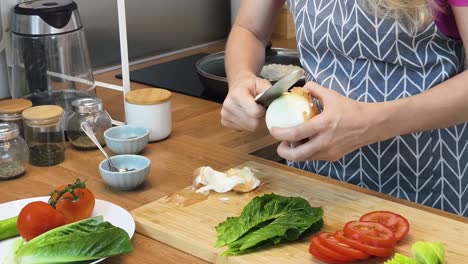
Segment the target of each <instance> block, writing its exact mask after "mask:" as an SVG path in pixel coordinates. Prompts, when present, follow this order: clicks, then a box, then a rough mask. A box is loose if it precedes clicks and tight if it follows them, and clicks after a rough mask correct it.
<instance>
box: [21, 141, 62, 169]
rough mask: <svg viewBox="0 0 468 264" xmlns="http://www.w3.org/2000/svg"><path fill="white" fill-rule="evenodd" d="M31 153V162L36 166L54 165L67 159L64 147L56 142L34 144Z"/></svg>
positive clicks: (30, 149)
mask: <svg viewBox="0 0 468 264" xmlns="http://www.w3.org/2000/svg"><path fill="white" fill-rule="evenodd" d="M29 153H30V157H29V162H30V163H31V164H32V165H35V166H53V165H57V164H60V163H62V162H63V161H64V160H65V151H64V150H63V148H61V147H60V146H57V145H54V144H44V145H36V146H32V147H30V148H29Z"/></svg>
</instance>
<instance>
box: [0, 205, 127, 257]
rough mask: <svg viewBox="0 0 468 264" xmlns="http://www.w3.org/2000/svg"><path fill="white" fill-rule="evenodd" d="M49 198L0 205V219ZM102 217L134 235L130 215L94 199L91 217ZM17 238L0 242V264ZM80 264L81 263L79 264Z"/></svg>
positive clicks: (9, 253)
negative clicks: (27, 205) (29, 204)
mask: <svg viewBox="0 0 468 264" xmlns="http://www.w3.org/2000/svg"><path fill="white" fill-rule="evenodd" d="M48 199H49V196H42V197H34V198H27V199H21V200H16V201H12V202H8V203H3V204H0V219H6V218H10V217H13V216H17V215H18V214H19V212H20V211H21V209H22V208H23V207H24V206H25V205H26V204H28V203H30V202H33V201H44V202H47V201H48ZM98 215H102V216H103V217H104V220H105V221H108V222H109V223H111V224H113V225H114V226H117V227H120V228H122V229H123V230H125V231H127V233H128V235H129V236H130V238H131V237H132V236H133V234H134V233H135V220H133V217H132V216H131V215H130V213H129V212H128V211H127V210H125V209H123V208H122V207H120V206H118V205H115V204H113V203H110V202H106V201H103V200H99V199H96V204H95V205H94V210H93V212H92V214H91V216H98ZM17 238H18V237H14V238H10V239H7V240H3V241H0V263H4V262H5V260H6V256H9V255H11V250H12V249H11V247H12V245H13V242H14V241H15V240H16V239H17ZM102 260H104V259H98V260H96V261H94V262H90V263H98V262H100V261H102ZM80 263H82V262H80Z"/></svg>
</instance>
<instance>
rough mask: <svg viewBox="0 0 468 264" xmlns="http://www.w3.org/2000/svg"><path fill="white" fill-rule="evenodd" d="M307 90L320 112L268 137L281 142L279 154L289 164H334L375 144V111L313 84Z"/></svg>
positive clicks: (279, 129) (307, 86)
mask: <svg viewBox="0 0 468 264" xmlns="http://www.w3.org/2000/svg"><path fill="white" fill-rule="evenodd" d="M304 88H306V89H309V90H310V91H311V93H312V96H313V97H315V98H317V99H318V100H319V101H320V103H321V105H322V107H323V112H322V113H320V114H318V115H316V116H315V117H313V118H311V119H310V120H308V121H306V122H305V123H303V124H301V125H298V126H295V127H291V128H273V129H272V130H271V135H272V136H273V137H274V138H275V139H277V140H281V141H282V142H281V144H280V145H279V147H278V154H279V155H280V156H281V157H283V158H285V159H288V160H294V161H306V160H326V161H336V160H338V159H339V158H341V157H343V156H344V155H346V154H348V153H350V152H351V151H353V150H355V149H358V148H360V147H362V146H364V145H367V144H370V143H374V142H376V141H377V139H378V137H377V135H375V134H376V133H375V132H372V131H376V130H375V129H374V127H373V123H374V122H373V120H377V119H376V116H375V115H376V111H374V110H375V109H373V107H372V105H373V104H369V103H362V102H358V101H355V100H352V99H349V98H346V97H345V96H343V95H341V94H339V93H337V92H335V91H333V90H329V89H327V88H325V87H322V86H320V85H318V84H317V83H314V82H308V83H307V84H306V85H305V86H304Z"/></svg>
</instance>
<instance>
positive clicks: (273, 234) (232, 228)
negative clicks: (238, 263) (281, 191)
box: [215, 194, 323, 255]
mask: <svg viewBox="0 0 468 264" xmlns="http://www.w3.org/2000/svg"><path fill="white" fill-rule="evenodd" d="M322 216H323V210H322V208H319V207H311V206H310V204H309V202H308V201H307V200H305V199H303V198H300V197H284V196H280V195H276V194H266V195H264V196H261V197H255V198H254V199H252V201H250V202H249V203H248V204H247V205H246V206H245V207H244V209H243V211H242V213H241V215H240V216H239V217H229V218H227V219H226V221H224V222H223V223H221V224H219V225H218V226H217V227H216V231H217V233H218V239H217V241H216V245H215V246H216V247H221V246H225V245H228V246H229V247H230V249H229V250H227V251H226V252H224V253H223V254H224V255H237V254H244V253H247V252H250V251H252V250H253V249H256V248H259V247H263V246H267V245H271V244H277V243H279V242H281V241H284V240H286V241H293V240H297V239H298V238H299V237H300V236H301V235H302V234H303V233H305V232H306V231H318V230H319V229H320V228H321V227H322V224H323V221H322Z"/></svg>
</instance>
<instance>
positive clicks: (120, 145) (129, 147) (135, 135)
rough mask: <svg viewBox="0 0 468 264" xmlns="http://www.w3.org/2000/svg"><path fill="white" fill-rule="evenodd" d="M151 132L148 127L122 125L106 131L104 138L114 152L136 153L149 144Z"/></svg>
mask: <svg viewBox="0 0 468 264" xmlns="http://www.w3.org/2000/svg"><path fill="white" fill-rule="evenodd" d="M149 133H150V131H149V129H148V128H146V127H137V126H130V125H122V126H116V127H111V128H109V129H107V130H106V131H104V140H105V141H106V145H107V147H108V148H109V149H110V151H112V153H115V154H136V153H140V152H141V151H142V150H143V149H144V148H145V147H146V145H148V140H149Z"/></svg>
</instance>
